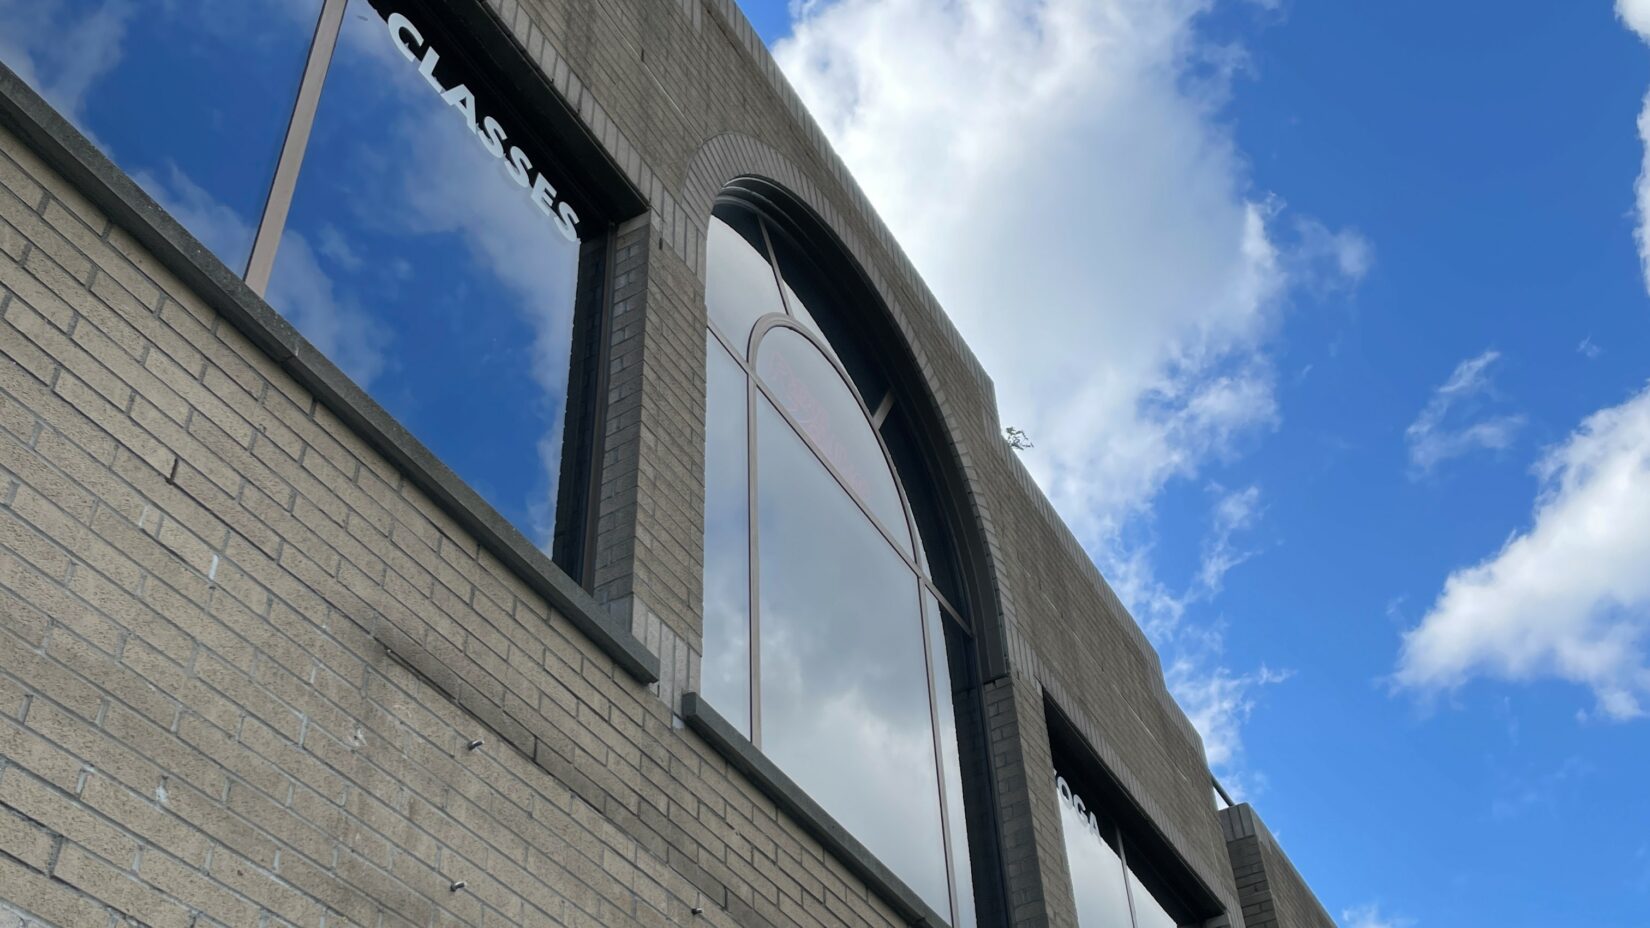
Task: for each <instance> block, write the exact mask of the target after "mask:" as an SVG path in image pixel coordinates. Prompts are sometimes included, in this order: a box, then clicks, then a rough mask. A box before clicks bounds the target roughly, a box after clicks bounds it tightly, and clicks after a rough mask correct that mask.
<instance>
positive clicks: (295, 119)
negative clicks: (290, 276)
mask: <svg viewBox="0 0 1650 928" xmlns="http://www.w3.org/2000/svg"><path fill="white" fill-rule="evenodd" d="M348 4H349V0H325V5H324V6H322V7H321V15H320V18H319V19H318V20H317V21H316V23H315V38H314V39H313V40H312V41H311V42H310V46H309V58H308V60H306V61H305V62H304V76H303V78H302V80H300V81H299V83H298V94H297V96H296V97H295V98H294V100H293V104H292V119H291V120H290V121H289V122H288V123H287V128H286V138H285V139H284V140H283V141H282V143H281V155H280V158H279V159H278V160H277V161H276V162H275V174H274V176H273V177H272V178H271V179H270V183H269V197H268V198H267V199H266V200H265V201H264V210H263V215H262V217H260V218H259V220H258V231H257V233H256V235H255V236H254V237H253V239H252V253H251V254H250V255H249V256H248V257H247V259H246V274H245V275H244V276H245V279H246V285H247V286H248V287H250V288H251V289H252V292H253V293H256V294H257V295H258V296H260V297H261V296H264V295H265V291H267V290H268V289H269V278H270V275H271V274H273V273H274V271H275V252H276V250H277V249H278V248H279V247H280V244H281V233H282V232H283V231H285V229H286V220H287V214H288V213H290V212H291V210H292V196H293V194H294V192H296V191H297V189H298V173H299V170H300V169H301V168H302V167H303V163H304V153H305V151H306V150H307V149H308V148H309V135H310V130H312V129H313V128H315V114H316V112H317V111H318V110H319V109H320V106H321V91H322V90H323V89H324V87H325V84H326V79H327V69H328V68H329V67H330V66H331V64H332V53H333V51H334V50H335V49H336V48H337V47H338V36H339V34H340V33H342V32H343V28H344V9H345V7H346V6H348Z"/></svg>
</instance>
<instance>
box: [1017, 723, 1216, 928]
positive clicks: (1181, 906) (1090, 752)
mask: <svg viewBox="0 0 1650 928" xmlns="http://www.w3.org/2000/svg"><path fill="white" fill-rule="evenodd" d="M1043 708H1044V719H1045V721H1046V724H1047V727H1048V740H1049V753H1050V757H1051V760H1052V762H1053V763H1052V769H1051V770H1050V771H1049V787H1050V788H1051V789H1052V788H1053V787H1054V786H1055V784H1056V783H1058V782H1059V781H1060V780H1064V781H1065V783H1066V785H1067V786H1068V787H1070V789H1071V790H1072V792H1073V793H1074V794H1075V795H1076V796H1078V797H1079V798H1081V799H1082V801H1083V804H1084V805H1085V806H1086V807H1087V808H1088V809H1089V810H1090V811H1091V812H1093V813H1094V814H1095V815H1096V816H1097V817H1098V818H1099V819H1100V820H1101V821H1103V822H1106V823H1109V824H1110V825H1111V826H1112V827H1113V828H1114V829H1116V832H1117V841H1118V845H1119V847H1120V856H1121V857H1122V859H1123V864H1124V867H1125V868H1126V869H1125V872H1126V873H1127V872H1132V873H1133V874H1134V875H1135V876H1136V877H1137V878H1138V879H1139V880H1140V882H1141V884H1142V885H1144V886H1145V888H1146V890H1147V891H1148V892H1150V893H1151V894H1152V897H1153V898H1155V899H1156V900H1157V902H1158V903H1159V904H1160V905H1162V906H1163V908H1164V910H1165V911H1166V912H1168V914H1169V915H1170V916H1172V917H1173V918H1174V919H1175V922H1176V924H1177V925H1180V926H1197V925H1202V924H1204V923H1205V922H1207V921H1208V920H1209V919H1212V918H1216V917H1219V916H1221V915H1223V914H1225V908H1224V907H1223V906H1222V905H1221V903H1220V900H1219V898H1218V897H1217V896H1216V895H1215V894H1214V891H1213V890H1212V889H1211V888H1210V887H1209V886H1208V885H1207V884H1206V883H1204V881H1203V880H1202V879H1201V878H1199V877H1198V876H1197V874H1196V872H1195V871H1194V870H1193V869H1192V867H1191V866H1190V865H1189V864H1188V863H1187V862H1186V861H1185V859H1184V858H1183V857H1182V856H1181V855H1180V853H1179V851H1177V850H1176V849H1175V845H1174V842H1172V841H1171V840H1169V838H1168V836H1167V835H1165V834H1164V833H1163V831H1162V829H1160V828H1159V827H1158V826H1157V824H1156V823H1155V822H1154V821H1152V819H1151V816H1149V815H1148V814H1147V813H1146V811H1145V810H1144V809H1142V808H1141V807H1140V804H1139V803H1138V802H1136V801H1135V800H1134V797H1133V796H1131V795H1130V794H1129V791H1128V790H1127V789H1126V788H1125V787H1124V786H1123V784H1122V782H1121V781H1119V780H1118V779H1117V777H1116V776H1115V775H1113V774H1112V772H1111V771H1110V770H1109V769H1108V768H1107V767H1106V765H1105V763H1104V762H1103V761H1101V760H1100V757H1099V755H1097V754H1096V753H1095V751H1094V749H1093V748H1091V747H1090V746H1089V745H1088V742H1087V740H1086V739H1084V738H1083V736H1082V734H1081V732H1080V730H1079V729H1078V727H1077V725H1076V724H1075V723H1073V722H1072V721H1071V719H1070V718H1069V717H1068V716H1067V715H1066V714H1065V712H1063V711H1062V710H1061V709H1060V707H1059V706H1058V705H1057V704H1055V702H1054V700H1053V699H1052V698H1051V697H1049V696H1048V695H1047V694H1046V693H1045V694H1044V697H1043ZM1069 865H1070V862H1069V861H1068V862H1067V866H1068V867H1069ZM1129 892H1130V893H1131V895H1132V893H1133V888H1132V887H1130V890H1129ZM1131 907H1132V905H1131Z"/></svg>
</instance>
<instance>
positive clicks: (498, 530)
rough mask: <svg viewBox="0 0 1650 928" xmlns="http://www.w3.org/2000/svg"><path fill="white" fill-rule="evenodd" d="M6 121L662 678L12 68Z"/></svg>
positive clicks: (468, 520) (558, 573) (1, 100)
mask: <svg viewBox="0 0 1650 928" xmlns="http://www.w3.org/2000/svg"><path fill="white" fill-rule="evenodd" d="M0 124H3V125H4V126H5V127H6V128H8V129H10V130H11V131H13V132H14V133H16V134H17V136H18V137H19V138H20V139H22V140H23V142H24V143H25V144H27V145H28V146H29V147H30V148H32V149H33V150H34V151H35V153H36V154H38V155H39V156H40V157H41V158H42V159H43V160H44V161H45V162H46V164H47V165H49V166H50V167H51V168H52V169H53V170H56V171H57V172H59V173H60V174H62V175H63V177H64V179H65V180H67V181H68V182H69V183H70V185H72V186H73V187H75V188H76V189H77V190H79V191H80V192H81V193H82V194H83V195H85V196H86V198H87V199H89V200H90V201H91V202H92V203H93V205H95V206H97V208H98V209H100V210H102V211H103V212H104V213H106V214H107V215H108V216H109V218H110V219H111V220H112V221H113V222H114V223H115V224H116V225H118V226H120V227H121V228H123V229H125V230H126V231H127V232H128V233H129V234H130V235H131V236H132V238H133V239H134V240H136V241H137V243H138V244H139V245H141V246H142V247H143V248H145V249H147V250H148V251H149V252H150V253H152V254H153V255H154V256H155V258H156V260H157V261H159V262H160V263H161V264H162V265H163V266H164V267H166V269H167V270H169V271H171V272H172V273H173V274H175V275H177V277H178V279H179V280H180V281H181V282H182V283H183V284H184V286H186V287H188V288H189V289H190V290H192V291H193V292H194V293H195V295H196V296H198V297H199V298H200V299H201V300H202V301H204V302H205V303H206V304H207V305H208V306H210V307H212V309H213V310H215V311H216V312H218V313H219V314H220V315H222V316H223V317H224V318H225V319H227V320H228V321H229V322H230V324H231V325H233V326H235V328H237V329H239V330H240V332H241V334H243V335H245V336H246V337H247V339H248V340H250V341H251V342H252V343H253V344H254V345H256V346H257V347H258V348H259V350H261V351H263V352H264V353H265V354H267V355H268V356H269V357H270V358H272V359H273V360H275V361H276V362H278V363H279V364H280V365H281V366H282V367H283V368H284V369H285V370H286V371H287V373H289V374H290V375H291V376H292V377H293V379H295V380H297V381H298V382H299V383H300V384H302V385H303V386H304V387H305V389H307V390H309V391H310V392H311V393H313V394H315V396H316V398H317V399H319V400H320V401H321V402H322V403H324V404H326V406H327V408H328V409H330V410H332V412H333V413H335V414H336V415H337V416H338V418H339V419H341V420H342V421H343V422H344V423H345V424H346V425H348V426H349V427H350V428H352V429H354V430H355V431H356V433H357V434H359V435H360V436H361V437H362V438H363V439H365V440H366V442H367V443H368V444H369V445H371V446H372V447H373V448H374V449H375V450H377V451H378V452H379V453H380V454H383V455H384V456H385V457H386V458H388V459H389V461H390V463H392V464H394V465H395V466H396V467H397V468H399V469H400V470H401V471H402V472H403V473H405V474H406V475H407V477H408V479H409V480H411V482H412V483H413V485H414V486H416V487H418V488H419V489H420V490H422V491H423V492H424V493H425V494H427V495H428V496H429V497H430V499H431V500H433V501H434V502H435V503H436V505H438V506H440V507H441V508H442V509H443V510H445V511H446V512H447V514H448V515H450V516H451V517H452V518H453V519H454V520H455V521H456V522H458V524H459V525H460V526H462V527H463V528H464V529H465V530H466V531H468V532H470V533H471V534H472V535H474V536H475V538H476V540H477V541H478V542H479V543H480V544H481V546H482V547H484V548H486V549H487V550H488V551H489V552H490V553H492V554H493V555H494V556H495V557H497V558H498V559H499V561H500V562H502V563H503V564H504V565H505V566H506V567H507V568H509V569H510V570H511V571H512V572H514V573H515V574H516V575H517V576H519V577H520V578H521V579H522V581H523V582H525V583H526V584H527V585H528V586H529V587H531V588H532V589H533V590H534V592H536V593H538V594H539V595H541V596H543V597H544V598H545V599H546V600H547V601H548V602H549V603H550V605H551V606H552V607H554V608H555V609H556V611H558V612H560V613H561V614H562V615H564V616H565V617H566V618H567V620H568V621H569V622H571V623H572V624H573V626H574V627H575V628H577V629H578V630H579V631H580V632H582V633H583V634H584V635H585V636H586V637H588V638H590V640H592V641H593V642H595V643H596V645H597V646H598V647H600V648H601V649H602V650H603V651H604V652H605V653H606V654H607V655H608V656H609V657H610V658H612V659H613V661H614V662H615V663H617V664H618V665H619V666H620V667H623V668H624V670H625V672H626V673H628V674H629V675H630V676H631V678H632V679H634V680H636V681H637V682H639V683H644V684H647V683H654V682H656V681H657V680H658V679H659V658H658V657H657V656H656V655H654V654H653V653H652V652H651V651H649V650H648V649H647V648H646V646H644V645H643V644H642V643H641V642H640V641H638V640H637V639H636V637H635V636H634V635H632V634H631V632H630V629H629V628H628V627H626V625H625V624H622V623H621V620H620V618H619V617H617V616H614V615H613V614H612V613H609V612H608V611H607V610H606V609H604V608H603V607H602V606H601V605H599V604H598V603H597V602H596V600H595V599H594V598H593V597H591V595H590V594H589V593H588V592H586V591H585V590H584V589H583V588H582V587H580V586H579V585H578V583H576V582H575V581H574V580H573V578H571V577H569V576H568V575H567V574H566V572H565V571H563V570H562V569H561V568H560V567H558V566H556V564H555V563H553V562H552V561H551V560H550V558H548V557H546V556H545V554H544V552H542V551H540V550H539V549H538V547H537V546H536V545H534V544H533V543H532V542H530V541H528V540H527V538H526V537H525V536H523V535H522V534H521V532H520V531H519V530H518V529H517V528H516V527H515V526H514V525H512V524H510V522H509V521H508V520H507V519H505V518H504V517H503V516H502V515H500V514H499V513H498V511H497V510H495V509H494V508H493V507H492V506H491V505H489V504H488V503H487V502H486V501H485V500H483V499H482V498H481V497H480V496H479V495H478V494H477V493H476V492H475V491H474V490H472V489H471V488H470V486H469V484H467V483H465V482H464V481H463V480H461V479H459V477H458V476H457V475H456V474H454V473H453V472H452V470H451V469H449V468H448V467H447V465H445V464H443V463H442V462H441V460H440V459H439V458H437V457H436V456H435V455H434V454H433V453H431V452H430V450H429V449H428V448H426V447H425V446H424V445H423V443H421V442H420V441H419V440H418V439H416V438H414V437H413V436H412V434H411V433H409V432H408V431H407V430H406V428H405V427H403V426H402V425H401V423H399V422H397V421H396V420H395V418H394V417H393V416H391V415H390V414H389V413H387V412H385V411H384V409H383V407H381V406H379V405H378V403H377V402H375V401H374V400H373V399H372V397H370V396H368V395H367V393H366V391H364V390H362V389H361V388H360V387H358V386H356V384H355V382H354V381H352V380H350V379H349V378H348V377H347V376H345V375H344V373H343V372H342V371H340V370H339V369H338V367H337V365H335V364H333V363H332V362H331V361H330V360H328V359H327V358H326V356H325V355H323V354H322V353H321V352H320V351H319V350H317V349H316V348H315V347H314V346H313V345H311V344H310V343H309V342H308V341H306V340H305V339H304V337H303V336H302V335H299V334H298V331H297V329H295V328H293V326H292V324H291V323H289V322H287V321H286V319H284V318H282V317H281V315H280V314H279V313H277V312H276V311H275V310H274V309H272V308H271V307H270V306H269V304H268V303H266V302H264V301H263V299H262V298H261V297H259V296H258V295H257V294H256V293H253V292H252V289H251V288H250V287H248V286H247V285H246V282H245V281H243V280H241V279H240V277H238V276H236V274H235V272H234V271H232V270H230V269H229V268H228V267H227V266H225V265H224V263H223V261H221V260H220V259H219V258H218V257H217V256H216V255H214V254H213V253H212V252H210V251H208V250H207V248H206V246H204V245H202V244H201V243H200V242H199V241H198V240H196V239H195V237H194V236H193V235H191V234H190V233H189V232H188V230H186V229H184V227H183V226H182V225H181V224H179V223H178V221H177V220H176V219H174V218H172V216H171V215H170V214H168V213H167V212H166V211H165V210H164V209H162V208H161V207H160V205H159V204H158V203H156V202H155V201H154V199H153V198H151V197H150V196H149V195H148V194H147V193H145V192H144V191H143V189H142V188H140V187H139V186H138V185H137V183H136V182H134V181H133V180H132V179H131V178H130V177H128V176H127V175H126V173H125V172H124V171H122V170H120V168H118V167H116V166H115V165H114V163H113V162H111V161H110V160H109V159H108V158H107V157H105V156H104V154H103V153H102V152H101V151H99V150H98V149H97V147H96V146H94V145H93V144H92V143H91V141H90V140H88V139H87V138H86V137H85V136H84V135H82V134H81V133H80V132H79V131H78V130H76V129H75V128H74V127H73V126H71V125H70V124H69V123H68V121H67V120H65V119H64V118H63V117H62V116H61V115H60V114H58V112H57V111H56V110H54V109H52V107H51V106H50V105H49V104H47V103H46V101H44V100H42V99H41V98H40V96H39V94H36V93H35V92H34V90H33V89H32V88H30V87H29V86H28V84H27V83H26V82H24V81H23V79H22V78H20V77H18V76H17V74H15V73H14V72H13V71H12V70H11V69H10V68H8V67H6V66H5V65H4V64H0Z"/></svg>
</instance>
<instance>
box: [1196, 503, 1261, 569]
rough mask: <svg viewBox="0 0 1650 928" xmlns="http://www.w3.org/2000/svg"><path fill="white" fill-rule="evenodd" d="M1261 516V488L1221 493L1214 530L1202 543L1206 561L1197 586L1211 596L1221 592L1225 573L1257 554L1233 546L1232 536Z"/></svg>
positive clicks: (1216, 509) (1216, 504)
mask: <svg viewBox="0 0 1650 928" xmlns="http://www.w3.org/2000/svg"><path fill="white" fill-rule="evenodd" d="M1215 489H1216V490H1219V489H1220V488H1218V487H1216V488H1215ZM1260 515H1261V506H1260V487H1257V486H1250V487H1246V488H1244V489H1242V490H1235V491H1232V492H1230V493H1225V492H1222V494H1221V496H1220V499H1219V501H1218V502H1216V503H1215V508H1214V531H1213V532H1212V533H1211V534H1210V536H1209V537H1208V538H1207V539H1205V541H1204V543H1203V563H1202V565H1201V566H1200V567H1199V568H1198V574H1197V583H1198V587H1199V588H1200V589H1201V590H1202V591H1203V592H1204V594H1205V595H1207V596H1211V597H1212V596H1214V595H1216V594H1218V593H1219V592H1220V590H1221V586H1222V585H1223V584H1224V583H1225V580H1226V575H1227V574H1228V573H1230V572H1231V571H1232V569H1233V568H1234V567H1237V566H1238V565H1239V564H1242V563H1243V562H1244V561H1247V560H1248V559H1249V558H1251V557H1254V554H1255V552H1254V551H1252V550H1248V549H1244V548H1239V547H1237V546H1236V545H1234V544H1233V542H1232V536H1234V535H1236V534H1237V533H1238V532H1241V531H1246V530H1248V529H1250V528H1252V527H1254V524H1255V522H1256V521H1257V520H1258V519H1259V518H1260Z"/></svg>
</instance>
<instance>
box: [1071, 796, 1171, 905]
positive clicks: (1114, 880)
mask: <svg viewBox="0 0 1650 928" xmlns="http://www.w3.org/2000/svg"><path fill="white" fill-rule="evenodd" d="M1055 788H1056V789H1057V790H1058V791H1059V794H1060V828H1061V831H1062V832H1063V833H1064V834H1065V839H1066V864H1067V866H1068V867H1069V868H1070V870H1071V891H1072V896H1073V897H1074V900H1075V901H1076V903H1077V924H1078V925H1079V926H1080V928H1130V925H1131V924H1132V925H1133V928H1176V926H1177V925H1178V922H1176V921H1175V919H1174V916H1172V915H1170V914H1169V913H1168V910H1166V909H1164V908H1163V904H1162V903H1160V902H1158V901H1157V897H1155V896H1153V895H1152V893H1151V890H1149V889H1147V888H1146V886H1145V884H1144V883H1142V882H1140V878H1139V877H1138V876H1136V875H1135V873H1134V869H1133V865H1125V863H1124V860H1123V857H1124V855H1120V854H1119V853H1118V851H1117V844H1118V843H1119V842H1120V841H1121V840H1122V837H1123V836H1121V835H1119V834H1118V832H1117V830H1116V826H1115V825H1113V824H1112V823H1111V822H1109V821H1107V820H1106V819H1105V817H1104V816H1100V815H1097V814H1095V813H1094V812H1093V811H1092V810H1090V809H1088V808H1086V807H1085V806H1084V805H1083V800H1082V799H1081V798H1080V797H1078V796H1077V795H1076V794H1075V793H1074V792H1073V791H1072V789H1071V787H1070V785H1069V784H1067V783H1066V782H1065V780H1064V779H1063V778H1061V777H1058V776H1057V777H1056V778H1055ZM1102 829H1103V830H1104V837H1102ZM1124 850H1125V853H1127V851H1128V849H1127V848H1125V849H1124ZM1131 906H1132V909H1133V921H1132V923H1131V921H1130V909H1131Z"/></svg>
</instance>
